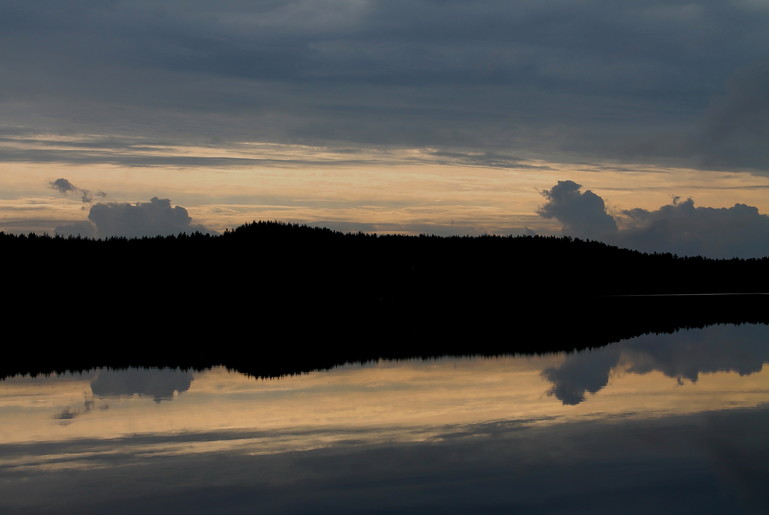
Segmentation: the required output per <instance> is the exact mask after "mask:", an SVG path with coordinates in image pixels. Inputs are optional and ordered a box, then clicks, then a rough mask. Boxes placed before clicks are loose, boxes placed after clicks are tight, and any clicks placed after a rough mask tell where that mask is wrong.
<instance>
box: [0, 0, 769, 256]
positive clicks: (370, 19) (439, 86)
mask: <svg viewBox="0 0 769 515" xmlns="http://www.w3.org/2000/svg"><path fill="white" fill-rule="evenodd" d="M0 48H2V49H3V52H2V54H0V55H2V57H0V231H6V232H12V233H20V232H22V233H23V232H31V231H34V232H47V233H49V234H53V233H56V234H62V235H68V234H83V235H88V236H94V237H106V236H111V235H116V234H123V235H142V234H152V233H158V234H160V233H174V232H178V231H193V230H200V231H212V232H214V231H215V232H221V231H223V230H225V229H226V228H231V227H236V226H238V225H241V224H243V223H247V222H250V221H252V220H282V221H291V222H300V223H308V224H312V225H323V226H327V227H332V228H335V229H339V230H350V231H358V230H362V231H370V232H378V233H408V234H418V233H432V234H442V235H449V234H486V233H491V234H532V233H536V234H570V235H573V236H577V237H583V238H590V239H599V240H602V241H606V242H609V243H612V244H617V245H622V246H626V247H631V248H637V249H640V250H644V251H665V252H676V253H680V254H704V255H709V256H713V257H732V256H741V257H755V256H765V255H769V217H767V215H766V214H767V213H769V196H767V195H766V193H767V189H768V188H769V145H768V144H767V142H769V94H768V92H769V3H767V2H765V1H764V0H702V1H698V2H684V1H677V0H665V1H658V0H643V1H636V0H627V1H623V2H616V1H610V0H582V1H573V0H570V1H563V0H547V1H542V0H519V1H496V0H475V1H467V0H465V1H459V0H408V1H401V0H280V1H273V0H249V1H243V0H221V1H218V2H210V1H202V0H184V1H181V0H166V1H160V0H131V1H127V0H126V1H123V0H98V1H95V0H70V1H68V2H55V1H44V0H39V1H35V2H15V1H10V0H0ZM137 220H138V221H137Z"/></svg>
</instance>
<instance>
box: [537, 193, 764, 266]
mask: <svg viewBox="0 0 769 515" xmlns="http://www.w3.org/2000/svg"><path fill="white" fill-rule="evenodd" d="M581 188H582V186H581V185H580V184H577V183H575V182H573V181H558V184H556V185H555V186H553V187H552V188H551V189H550V190H548V191H544V192H543V195H544V197H545V198H546V199H547V202H546V203H545V204H544V205H543V206H542V207H541V208H540V210H539V214H540V215H542V216H544V217H546V218H555V219H557V220H558V221H559V222H561V224H562V226H563V233H564V234H567V235H571V236H575V237H579V238H586V239H593V240H599V241H605V242H607V243H611V244H614V245H619V246H621V247H626V248H630V249H636V250H641V251H644V252H671V253H674V254H678V255H687V256H695V255H702V256H707V257H713V258H732V257H743V258H749V257H764V256H769V216H767V215H764V214H761V213H759V212H758V208H756V207H753V206H748V205H745V204H735V205H734V206H732V207H729V208H712V207H695V205H694V200H692V199H691V198H689V199H687V200H684V201H681V200H680V199H679V198H675V199H674V200H673V202H672V203H671V204H668V205H665V206H662V207H660V208H659V209H657V210H654V211H648V210H646V209H638V208H637V209H629V210H624V211H620V212H618V213H615V214H610V213H609V212H608V211H607V209H606V205H605V203H604V201H603V199H602V198H601V197H600V196H598V195H596V194H595V193H593V192H592V191H590V190H586V191H581Z"/></svg>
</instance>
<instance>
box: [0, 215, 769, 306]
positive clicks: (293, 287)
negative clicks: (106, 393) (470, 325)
mask: <svg viewBox="0 0 769 515" xmlns="http://www.w3.org/2000/svg"><path fill="white" fill-rule="evenodd" d="M0 252H2V255H3V260H4V261H5V263H6V273H10V274H12V275H13V276H15V277H16V278H17V279H18V275H19V274H23V275H24V276H25V277H24V279H25V280H29V281H31V283H32V284H36V285H38V286H49V285H51V286H52V285H54V284H57V283H58V284H59V285H60V286H62V287H71V286H72V285H73V283H74V284H79V285H81V287H82V288H86V289H89V290H90V289H93V290H96V291H98V289H99V288H100V287H102V288H108V289H111V290H112V291H115V290H121V289H123V290H124V291H125V289H131V290H133V289H136V288H149V289H157V288H160V289H163V290H164V291H166V292H167V293H169V294H172V293H173V292H174V291H177V289H178V291H185V292H189V293H194V294H196V295H200V294H206V293H210V292H213V291H215V292H219V293H222V294H232V293H233V292H237V291H248V292H249V296H262V295H265V294H267V293H270V294H274V295H279V296H285V297H287V298H292V299H297V300H298V299H300V298H313V299H316V298H318V297H320V298H330V297H340V296H341V297H343V298H348V296H350V295H352V296H355V297H356V298H360V299H376V300H394V301H407V300H409V299H416V298H420V299H422V298H429V297H437V298H440V299H445V298H452V297H457V296H460V295H481V294H483V295H489V296H493V297H495V298H497V297H501V298H514V297H516V296H520V295H536V296H551V295H559V296H563V295H568V296H585V295H590V296H592V295H605V294H650V293H657V294H658V293H716V292H729V293H732V292H767V291H769V258H763V259H749V260H741V259H731V260H711V259H704V258H700V257H677V256H673V255H671V254H653V255H649V254H643V253H639V252H635V251H630V250H626V249H620V248H616V247H612V246H609V245H605V244H603V243H599V242H595V241H583V240H578V239H572V238H568V237H542V236H519V237H501V236H477V237H437V236H394V235H385V236H377V235H370V234H363V233H357V234H349V233H341V232H336V231H332V230H329V229H324V228H313V227H308V226H302V225H295V224H285V223H278V222H254V223H251V224H247V225H243V226H240V227H238V228H236V229H234V230H231V231H227V232H225V233H224V234H222V235H220V236H211V235H203V234H193V235H184V234H182V235H179V236H172V237H154V238H142V239H125V238H110V239H107V240H91V239H81V238H59V237H48V236H34V235H27V236H14V235H8V234H3V233H0ZM478 300H482V299H478Z"/></svg>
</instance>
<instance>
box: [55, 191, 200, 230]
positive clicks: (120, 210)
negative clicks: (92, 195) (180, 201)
mask: <svg viewBox="0 0 769 515" xmlns="http://www.w3.org/2000/svg"><path fill="white" fill-rule="evenodd" d="M88 220H89V221H87V222H86V221H83V222H77V223H74V224H68V225H63V226H59V227H57V228H56V234H57V235H61V236H73V235H80V236H87V237H96V238H108V237H111V236H123V237H128V238H139V237H143V236H170V235H177V234H180V233H193V232H202V233H213V232H214V231H212V230H210V229H208V228H206V227H205V226H203V225H199V224H193V223H192V218H191V217H190V216H189V213H188V212H187V210H186V209H184V208H183V207H181V206H171V201H170V200H169V199H160V198H158V197H153V198H151V199H150V201H149V202H137V203H136V204H130V203H118V202H110V203H97V204H94V205H93V206H91V209H90V212H89V214H88Z"/></svg>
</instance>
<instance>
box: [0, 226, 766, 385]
mask: <svg viewBox="0 0 769 515" xmlns="http://www.w3.org/2000/svg"><path fill="white" fill-rule="evenodd" d="M0 252H2V256H3V264H4V272H5V277H6V279H5V288H4V298H5V299H6V301H8V306H7V307H6V308H5V312H4V315H5V317H4V322H5V327H6V339H5V341H6V349H8V354H7V356H10V357H7V358H6V359H5V361H4V365H3V366H0V368H2V369H3V370H4V371H5V372H4V373H6V374H7V373H15V372H20V371H44V370H62V369H65V368H87V367H90V366H129V365H133V366H137V365H146V366H149V365H166V366H212V365H216V364H224V363H226V364H228V365H229V366H232V367H233V368H239V369H241V370H247V371H249V372H252V373H255V374H262V375H272V374H278V373H284V372H287V371H288V372H290V371H303V370H308V369H313V368H319V367H323V366H331V365H333V364H337V363H343V362H345V361H349V360H362V359H376V358H378V357H410V356H435V355H442V354H474V353H486V354H498V353H511V352H547V351H555V350H568V349H574V348H584V347H590V346H599V345H603V344H606V343H609V342H611V341H617V340H619V339H621V338H627V337H631V336H634V335H637V334H642V333H644V332H650V331H651V332H661V331H674V330H677V329H680V328H683V327H695V326H704V325H708V324H712V323H726V322H733V323H742V322H759V323H767V322H769V296H767V295H753V296H731V295H728V296H720V295H716V296H707V295H705V296H695V297H689V296H674V297H664V296H661V297H657V296H652V297H648V296H636V295H646V294H666V293H674V294H683V293H685V294H692V293H700V294H701V293H748V292H754V293H761V292H767V291H769V273H768V272H769V259H760V260H756V259H754V260H738V259H735V260H721V261H717V260H708V259H702V258H679V257H675V256H672V255H668V254H662V255H646V254H641V253H638V252H633V251H629V250H623V249H618V248H615V247H611V246H608V245H605V244H602V243H597V242H592V241H581V240H575V239H571V238H556V237H539V236H524V237H498V236H481V237H450V238H444V237H433V236H414V237H410V236H375V235H368V234H344V233H340V232H335V231H331V230H328V229H320V228H311V227H307V226H300V225H292V224H284V223H275V222H256V223H252V224H247V225H244V226H241V227H238V228H236V229H234V230H232V231H228V232H226V233H225V234H222V235H219V236H211V235H203V234H193V235H179V236H174V237H156V238H143V239H123V238H112V239H108V240H104V241H102V240H90V239H78V238H74V239H72V238H70V239H65V238H56V237H46V236H30V235H27V236H13V235H8V234H0ZM11 351H12V352H11Z"/></svg>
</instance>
